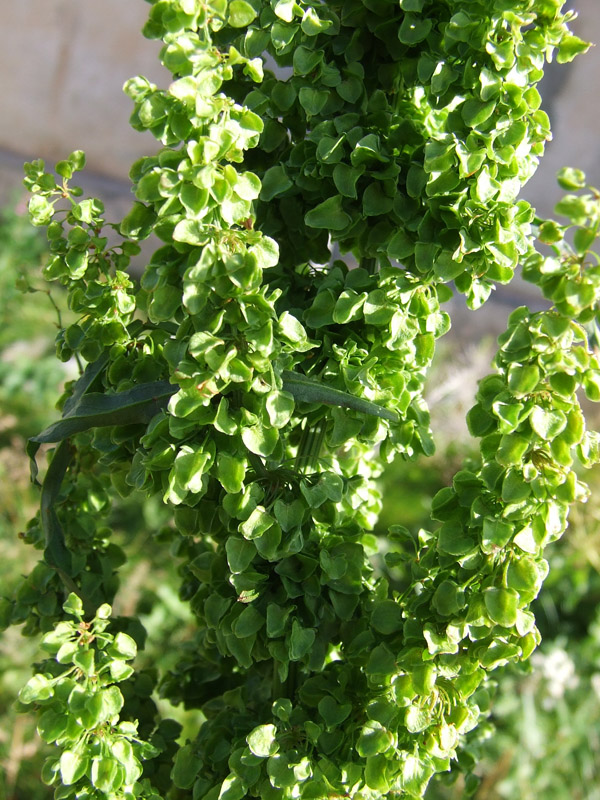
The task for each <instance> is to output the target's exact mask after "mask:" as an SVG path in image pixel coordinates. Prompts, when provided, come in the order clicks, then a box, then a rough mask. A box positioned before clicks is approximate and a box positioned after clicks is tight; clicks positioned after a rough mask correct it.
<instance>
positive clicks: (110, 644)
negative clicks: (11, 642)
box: [19, 594, 158, 798]
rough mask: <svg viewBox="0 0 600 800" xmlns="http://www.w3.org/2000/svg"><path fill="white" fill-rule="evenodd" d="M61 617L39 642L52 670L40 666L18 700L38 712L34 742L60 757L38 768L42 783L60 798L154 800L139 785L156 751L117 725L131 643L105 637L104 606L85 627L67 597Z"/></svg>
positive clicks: (133, 727) (123, 723)
mask: <svg viewBox="0 0 600 800" xmlns="http://www.w3.org/2000/svg"><path fill="white" fill-rule="evenodd" d="M63 610H64V611H65V613H66V614H67V615H69V616H72V617H75V621H62V622H60V623H58V625H56V627H55V628H54V630H52V631H50V632H49V633H47V634H46V635H45V636H44V637H43V638H42V647H43V648H44V650H46V651H47V652H49V653H51V654H52V655H53V656H54V660H55V662H56V663H54V662H46V663H45V664H44V665H43V671H42V672H37V673H36V674H35V675H34V676H33V677H32V678H30V680H29V681H28V682H27V684H26V685H25V686H24V687H23V689H21V691H20V693H19V701H20V702H21V704H23V705H31V704H35V705H36V707H37V708H38V709H39V718H38V726H37V727H38V733H39V735H40V736H41V738H42V739H43V740H44V741H45V742H48V743H55V744H56V745H57V747H58V748H60V750H61V753H60V755H57V756H53V757H50V758H49V759H48V760H47V761H46V762H45V764H44V767H43V770H42V780H43V781H44V783H47V784H55V785H57V786H60V787H61V788H60V796H61V797H64V798H67V797H77V798H81V797H90V798H91V797H94V798H102V797H114V796H115V795H118V794H120V795H121V796H124V795H125V794H129V795H131V794H135V796H137V797H149V798H157V797H158V795H156V794H155V793H154V792H153V791H152V790H151V789H150V788H149V787H148V786H147V785H146V786H145V785H144V784H143V783H141V782H140V781H139V779H140V778H141V775H142V761H144V760H146V759H148V758H151V757H152V756H156V755H157V750H156V748H155V747H153V746H152V745H150V744H148V743H145V742H142V741H140V739H139V738H138V730H137V724H136V723H134V722H129V721H127V720H120V719H119V714H120V712H121V709H122V708H123V704H124V698H123V695H122V694H121V691H120V690H119V688H118V686H117V684H118V683H121V682H122V681H124V680H126V679H127V678H129V677H131V675H132V673H133V668H132V667H131V666H130V665H129V664H128V662H129V661H131V660H132V659H134V658H135V656H136V652H137V646H136V643H135V641H134V640H133V639H132V638H131V636H128V635H127V634H126V633H123V632H119V633H117V634H116V635H112V634H110V633H108V632H107V628H108V626H109V624H110V615H111V607H110V606H109V605H108V604H104V605H102V606H100V607H99V608H98V610H97V611H96V615H95V617H94V619H93V620H92V621H91V622H86V621H85V620H84V612H83V604H82V602H81V599H80V598H79V597H78V596H77V595H76V594H70V595H69V597H68V598H67V600H66V602H65V603H64V604H63ZM57 665H58V666H57Z"/></svg>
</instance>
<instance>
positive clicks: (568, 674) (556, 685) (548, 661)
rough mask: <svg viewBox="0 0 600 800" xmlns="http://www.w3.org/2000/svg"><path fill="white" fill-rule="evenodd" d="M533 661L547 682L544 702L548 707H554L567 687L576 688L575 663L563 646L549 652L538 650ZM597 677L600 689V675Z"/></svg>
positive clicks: (532, 658) (545, 706)
mask: <svg viewBox="0 0 600 800" xmlns="http://www.w3.org/2000/svg"><path fill="white" fill-rule="evenodd" d="M531 661H532V663H533V666H534V668H535V669H536V670H537V671H538V673H541V677H542V680H543V681H544V683H545V689H546V698H545V699H544V701H543V703H542V704H543V706H544V708H546V709H550V708H553V707H554V706H555V705H556V701H557V700H560V698H561V697H563V696H564V693H565V692H566V690H567V689H574V688H575V687H576V686H577V685H578V683H579V677H578V675H577V672H576V670H575V664H574V662H573V660H572V659H571V658H570V656H569V654H568V653H567V651H566V650H563V649H562V648H561V647H556V648H554V649H553V650H551V651H550V652H548V653H542V652H540V651H538V652H537V653H534V654H533V656H532V657H531ZM597 677H598V679H599V681H598V683H599V687H598V688H599V690H600V675H598V676H597Z"/></svg>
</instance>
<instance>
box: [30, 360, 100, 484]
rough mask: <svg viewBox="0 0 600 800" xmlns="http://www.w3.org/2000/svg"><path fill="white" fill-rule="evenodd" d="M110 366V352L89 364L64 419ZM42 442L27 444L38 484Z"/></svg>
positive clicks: (72, 396) (66, 408)
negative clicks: (38, 458)
mask: <svg viewBox="0 0 600 800" xmlns="http://www.w3.org/2000/svg"><path fill="white" fill-rule="evenodd" d="M107 364H108V352H106V353H103V354H102V355H101V356H100V358H97V359H96V361H93V362H92V363H91V364H88V365H87V367H86V369H85V371H84V373H83V375H82V376H81V377H80V378H79V380H78V381H77V382H76V383H75V386H74V387H73V394H72V395H71V396H70V397H69V398H68V399H67V401H66V402H65V405H64V409H63V417H64V416H66V415H67V414H69V413H70V412H72V411H73V409H74V408H75V407H76V406H77V404H78V403H79V402H80V400H81V398H82V397H83V395H84V394H85V393H86V392H87V391H88V389H89V388H90V386H91V385H92V384H93V383H94V381H95V380H96V378H97V377H98V375H100V374H101V373H102V371H103V370H104V369H105V367H106V365H107ZM40 444H41V442H39V441H37V439H36V438H33V439H29V441H28V442H27V455H28V456H29V458H30V460H31V463H30V469H31V482H32V483H37V476H38V466H37V461H36V460H35V457H36V455H37V451H38V450H39V449H40Z"/></svg>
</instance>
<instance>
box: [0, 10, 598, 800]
mask: <svg viewBox="0 0 600 800" xmlns="http://www.w3.org/2000/svg"><path fill="white" fill-rule="evenodd" d="M569 5H570V7H571V8H574V9H575V10H576V11H577V12H578V14H579V17H578V19H577V20H576V21H575V22H574V23H573V26H572V27H573V29H574V31H575V32H576V33H577V34H578V35H579V36H581V37H582V38H584V39H586V40H589V41H592V42H594V41H595V42H598V43H600V5H599V4H598V0H574V2H571V3H570V4H569ZM147 11H148V6H147V5H146V3H144V2H143V0H128V2H126V3H125V2H123V0H103V2H102V3H82V2H81V1H80V0H52V2H48V0H19V2H18V3H4V4H3V9H2V20H3V27H4V30H5V36H4V40H3V46H2V48H0V80H1V82H2V93H1V94H0V120H1V124H0V587H1V589H0V594H5V595H7V596H8V595H10V593H11V591H12V588H13V586H14V585H15V584H16V582H17V579H18V577H19V575H20V574H27V573H28V572H29V571H30V569H31V568H32V566H33V565H34V563H35V560H36V554H35V553H32V552H30V548H29V549H28V548H26V547H25V546H23V544H22V542H21V540H20V538H19V535H18V534H19V532H20V531H22V530H23V529H24V527H25V525H26V523H27V520H28V518H29V517H30V516H31V515H32V514H33V513H34V512H35V506H36V503H37V501H38V498H37V494H36V492H35V491H34V490H32V489H31V488H30V486H29V469H28V463H27V458H26V456H25V453H24V447H25V441H26V439H27V437H28V436H31V435H33V434H35V433H37V432H38V431H39V430H40V429H42V428H43V427H44V426H45V425H46V424H48V423H49V422H50V421H51V420H52V418H53V416H54V414H55V412H54V403H55V401H56V398H57V397H58V394H59V391H60V385H61V383H62V382H63V381H64V380H65V374H66V373H65V365H62V364H60V363H59V362H57V361H56V359H55V357H54V346H53V339H54V333H55V331H56V326H57V324H58V317H57V310H58V312H60V315H62V317H63V319H64V318H68V313H69V312H68V310H67V309H66V308H65V304H64V301H63V298H62V296H61V294H60V290H57V289H53V290H52V297H49V295H48V292H47V291H45V289H46V287H44V286H43V284H42V283H41V281H40V279H39V275H40V270H39V267H40V264H42V263H43V262H44V259H45V257H46V249H45V243H44V241H43V240H41V239H40V238H39V236H38V234H37V231H36V230H35V229H33V228H31V227H30V226H29V224H28V222H27V220H26V218H25V216H24V210H25V205H26V197H25V194H24V191H23V190H22V188H21V180H22V165H23V162H24V161H27V160H31V159H34V158H44V159H46V160H47V161H48V162H50V163H52V162H54V161H56V160H59V159H61V158H64V157H65V156H66V155H68V153H70V152H71V151H72V150H75V149H79V148H81V149H84V150H85V151H86V154H87V164H88V166H87V169H86V170H85V172H84V173H83V177H82V178H81V181H80V183H81V184H82V185H83V187H84V190H85V192H86V193H87V194H91V195H93V196H98V197H100V198H101V199H102V200H103V201H104V202H105V204H106V207H107V218H108V219H109V220H110V219H118V218H119V217H121V216H123V214H124V213H126V211H127V210H128V208H129V206H130V204H131V202H132V196H131V193H130V187H129V182H128V170H129V167H130V165H131V163H132V162H133V161H134V160H135V159H136V158H138V157H140V156H142V155H144V154H146V153H150V152H153V150H154V149H155V148H156V143H155V141H154V139H153V138H152V137H151V136H150V135H147V136H146V135H142V134H140V133H137V132H134V131H133V130H132V129H130V128H129V125H128V119H129V114H130V110H131V109H130V101H129V100H128V99H127V98H126V97H125V96H124V95H123V94H122V93H121V87H122V85H123V83H124V81H125V80H127V79H128V78H129V77H131V76H133V75H136V74H143V75H145V76H147V77H148V78H149V79H150V80H152V81H154V82H155V83H157V84H159V85H161V84H162V85H164V84H165V83H166V81H167V80H168V76H167V73H166V72H164V71H163V70H162V68H161V66H160V64H159V63H158V60H157V54H158V49H159V46H158V43H156V42H149V41H146V40H144V39H143V38H142V37H141V35H140V33H139V31H140V28H141V27H142V25H143V23H144V21H145V18H146V14H147ZM598 86H600V48H592V49H591V51H590V52H589V53H587V54H585V55H583V56H580V57H579V58H577V59H576V61H575V62H574V63H573V64H571V65H566V66H561V65H556V64H552V65H550V66H549V68H548V70H547V76H546V78H545V79H544V82H543V84H542V87H541V92H542V96H543V100H544V108H545V110H546V111H547V112H548V113H549V114H550V118H551V121H552V127H553V132H554V138H553V141H552V142H551V143H550V144H549V145H548V148H547V154H546V156H545V158H544V160H543V161H542V164H541V166H540V168H539V170H538V172H537V174H536V176H535V177H534V178H533V179H532V180H531V182H530V183H529V184H528V186H527V187H526V188H525V191H524V193H523V194H524V197H525V198H526V199H528V200H529V201H530V202H531V203H532V204H533V205H534V206H535V207H536V208H537V209H538V213H539V214H540V216H549V215H552V210H553V206H554V204H555V203H556V201H557V200H558V198H559V190H558V187H557V185H556V180H555V175H556V172H557V170H558V169H559V168H560V167H562V166H574V167H579V168H581V169H583V170H584V171H585V172H586V173H587V175H588V180H589V181H590V182H591V183H592V184H594V185H597V186H600V136H599V135H598V129H599V127H600V106H599V104H598V101H597V93H598V88H597V87H598ZM23 278H25V279H26V280H25V283H28V284H29V285H31V286H32V287H34V288H38V289H40V291H35V292H29V293H28V294H26V295H23V294H22V293H21V292H20V291H19V290H18V289H17V287H16V284H17V282H18V281H20V282H21V283H22V284H23V283H24V281H23ZM452 302H453V304H454V307H453V308H452V309H450V311H451V313H452V315H453V330H452V333H451V334H450V335H449V336H448V337H446V339H445V340H443V341H442V343H441V344H440V346H439V352H438V355H437V361H436V366H435V369H434V371H433V374H432V377H431V380H430V389H429V402H430V406H431V408H432V417H433V429H434V433H435V435H436V437H437V441H438V452H437V455H436V456H434V457H433V458H431V459H427V460H426V461H423V462H416V463H411V464H405V463H397V464H394V465H392V466H391V467H390V469H389V470H388V472H387V473H386V475H385V476H384V478H383V481H382V483H383V490H384V510H383V514H382V517H381V520H380V523H379V527H378V529H377V533H378V535H380V536H381V537H384V536H385V532H386V530H387V527H388V526H389V525H390V524H393V523H398V522H401V523H403V524H405V525H407V526H408V527H411V528H414V529H418V528H419V527H421V526H425V527H426V526H427V525H428V509H429V503H430V499H431V497H432V496H433V495H434V494H435V492H436V491H437V490H438V489H439V488H441V487H442V486H444V485H447V484H448V483H449V481H450V480H451V478H452V475H453V474H454V472H455V471H456V470H457V469H458V468H459V467H460V465H461V464H462V463H463V461H464V459H465V458H469V456H470V455H471V454H472V452H473V450H472V443H471V442H470V440H469V437H468V434H467V432H466V426H465V423H464V416H465V413H466V411H467V410H468V408H469V407H470V406H471V405H472V402H473V397H474V394H475V391H476V386H477V380H478V379H479V378H480V377H481V376H482V375H483V374H485V373H486V372H487V371H488V370H489V367H490V361H491V358H492V355H493V352H494V342H495V337H496V336H497V334H498V333H499V332H500V331H501V330H503V328H504V326H505V323H506V317H507V316H508V314H509V313H510V311H511V310H512V308H514V307H516V306H518V305H521V304H524V303H526V304H528V305H532V306H536V304H539V303H540V299H539V297H538V296H537V295H536V293H535V289H534V287H531V286H528V285H527V284H524V283H521V282H519V281H518V280H517V281H515V282H514V283H513V284H511V285H510V287H506V288H505V289H503V290H501V291H498V292H496V293H495V294H494V295H493V296H492V299H490V301H488V303H487V304H486V309H485V311H483V312H479V313H477V312H470V311H467V310H466V309H465V308H464V304H463V302H462V300H461V299H458V300H456V301H452ZM585 477H586V479H587V480H588V482H589V483H590V485H591V488H592V499H591V500H590V502H589V503H588V504H587V505H586V506H582V507H580V508H578V509H576V511H575V513H574V514H573V515H572V517H571V525H570V529H569V531H568V532H567V535H566V536H565V537H564V539H563V540H562V541H561V542H560V543H558V544H556V545H554V546H553V550H552V553H551V554H550V559H551V573H550V577H549V579H548V581H547V584H546V586H545V587H544V591H543V594H542V597H541V598H540V599H539V600H538V601H537V607H536V609H535V611H536V616H537V618H538V625H539V627H540V629H541V631H542V634H543V636H544V642H543V644H542V646H541V647H540V648H539V650H538V651H537V652H536V653H535V654H534V656H533V658H532V664H531V665H529V666H526V667H522V668H519V669H516V668H512V669H510V670H504V672H503V673H502V672H501V671H498V673H497V682H498V686H497V688H496V689H494V687H490V691H489V693H487V695H486V696H482V698H481V701H480V702H481V705H482V707H484V708H487V709H488V710H489V713H490V718H489V719H490V724H489V725H483V726H482V727H481V728H480V729H479V730H478V732H477V734H476V735H475V736H474V737H473V738H472V739H471V741H470V742H469V743H468V748H467V749H466V750H465V752H464V753H463V754H462V755H461V760H462V761H463V764H464V766H466V767H469V766H470V765H472V764H474V763H476V762H477V764H478V765H477V767H476V773H477V774H478V775H479V776H480V779H481V781H480V784H479V786H478V788H477V789H476V791H475V795H474V796H475V797H476V798H477V800H500V798H511V800H515V799H516V798H518V800H546V798H548V800H549V799H550V798H552V800H563V799H564V800H567V799H569V800H570V799H571V798H574V799H575V800H580V799H581V800H600V613H599V611H598V609H599V608H600V475H598V473H592V474H588V475H587V476H585ZM166 521H167V520H166V519H165V516H164V512H163V511H162V510H161V508H160V506H159V505H158V504H157V503H155V502H148V501H144V500H143V499H142V498H139V497H138V498H136V497H134V498H132V499H130V500H128V501H127V503H123V504H122V505H120V506H118V507H117V508H116V509H115V511H114V513H113V518H112V519H111V525H112V527H113V528H114V530H115V536H116V538H117V541H118V543H119V544H121V545H122V546H123V547H125V549H126V551H127V553H128V555H129V556H130V558H129V561H128V564H127V566H126V569H127V574H126V575H125V577H124V580H123V590H122V591H121V593H120V595H119V603H120V607H119V608H118V609H117V610H118V612H119V613H138V614H140V615H141V617H142V621H144V622H145V623H146V624H147V626H149V627H151V628H152V632H153V636H152V644H151V645H150V647H149V649H148V650H147V651H146V652H145V654H144V655H143V656H142V657H141V659H140V662H141V666H142V667H147V668H152V667H153V666H160V667H168V666H169V663H167V662H168V660H169V659H170V658H171V655H170V654H171V653H173V652H174V651H176V650H177V646H178V643H181V642H184V641H185V640H186V637H189V636H190V635H191V629H192V628H191V621H190V619H189V617H188V614H187V611H186V608H185V606H183V605H182V604H181V603H180V602H179V600H178V598H177V574H176V569H175V568H174V567H173V568H170V567H169V566H168V565H165V559H164V558H158V556H157V557H156V563H152V561H151V560H148V558H147V556H148V553H152V552H153V551H155V550H156V548H153V547H151V546H148V545H149V543H150V542H151V540H152V536H153V533H154V532H155V531H156V530H157V529H158V528H160V527H161V526H162V525H164V524H165V523H166ZM141 554H143V557H142V555H141ZM157 587H159V588H157ZM37 654H38V651H37V647H36V642H35V641H31V640H29V639H24V638H23V637H22V636H21V633H20V631H19V630H18V629H9V630H8V631H7V632H5V633H4V634H3V635H2V638H1V639H0V800H46V798H50V797H51V796H52V792H51V791H50V790H49V789H48V788H47V787H44V786H43V785H42V784H41V783H40V781H39V778H38V775H39V771H40V765H41V763H42V761H43V758H44V757H45V755H46V746H43V745H41V744H40V742H39V741H38V740H37V739H36V738H35V735H34V730H33V724H32V722H31V720H30V719H29V718H28V717H27V716H26V715H20V716H17V715H15V713H14V711H13V709H12V701H13V699H14V697H15V696H16V694H17V692H18V690H19V688H20V687H21V686H22V685H23V684H24V683H25V682H26V681H27V679H28V677H29V674H30V673H29V670H30V664H31V663H32V661H34V660H35V659H36V657H37ZM165 654H167V655H165ZM155 699H156V701H157V702H158V704H159V705H160V704H161V701H160V699H158V698H155ZM168 713H169V714H170V715H171V716H176V717H178V718H179V719H180V720H181V721H182V722H183V723H184V726H186V727H184V735H185V732H186V730H187V729H188V728H187V726H191V725H192V724H193V720H191V719H190V718H189V717H186V715H185V714H184V713H183V712H181V711H180V710H178V709H172V708H169V709H168ZM492 725H493V726H495V732H494V733H492ZM465 792H466V790H465V786H464V784H463V783H462V779H461V778H460V777H459V778H458V780H456V781H454V776H452V775H450V776H448V780H447V781H446V780H442V781H440V782H438V783H436V784H435V785H432V786H431V788H430V790H429V791H428V798H429V800H444V799H446V800H458V798H463V797H465V796H466V793H465Z"/></svg>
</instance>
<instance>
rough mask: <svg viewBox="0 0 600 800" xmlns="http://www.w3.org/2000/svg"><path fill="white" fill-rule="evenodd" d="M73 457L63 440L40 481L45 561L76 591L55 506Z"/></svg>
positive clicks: (77, 591) (67, 585) (70, 449)
mask: <svg viewBox="0 0 600 800" xmlns="http://www.w3.org/2000/svg"><path fill="white" fill-rule="evenodd" d="M72 457H73V450H72V448H71V446H70V445H69V443H68V442H62V443H61V444H60V445H59V446H58V447H57V448H56V451H55V453H54V457H53V459H52V461H51V462H50V466H49V467H48V471H47V472H46V477H45V478H44V482H43V484H42V497H41V508H40V516H41V522H42V530H43V531H44V538H45V540H46V547H45V549H44V559H45V561H46V564H48V566H49V567H52V568H53V569H55V570H56V571H57V572H58V574H59V575H60V577H61V579H62V581H63V583H64V584H65V586H66V587H67V588H68V589H70V590H71V591H72V592H75V593H76V594H79V590H78V588H77V586H76V585H75V583H74V581H73V579H72V577H71V566H72V564H71V553H70V552H69V551H68V550H67V547H66V545H65V536H64V533H63V529H62V526H61V524H60V521H59V519H58V515H57V513H56V509H55V508H54V504H55V503H56V500H57V499H58V496H59V494H60V487H61V485H62V482H63V478H64V477H65V473H66V471H67V468H68V466H69V464H70V463H71V459H72Z"/></svg>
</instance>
